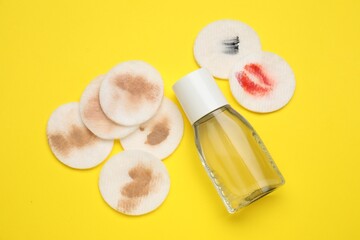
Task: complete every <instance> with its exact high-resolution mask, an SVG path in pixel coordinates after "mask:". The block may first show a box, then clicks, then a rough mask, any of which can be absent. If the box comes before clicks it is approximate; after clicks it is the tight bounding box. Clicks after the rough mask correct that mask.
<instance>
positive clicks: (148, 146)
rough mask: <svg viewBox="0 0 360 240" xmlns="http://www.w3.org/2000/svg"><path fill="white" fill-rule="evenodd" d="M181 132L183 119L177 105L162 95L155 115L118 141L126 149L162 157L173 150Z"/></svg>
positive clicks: (180, 136)
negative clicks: (138, 150)
mask: <svg viewBox="0 0 360 240" xmlns="http://www.w3.org/2000/svg"><path fill="white" fill-rule="evenodd" d="M183 132H184V121H183V118H182V115H181V113H180V111H179V109H178V107H177V106H176V105H175V104H174V103H173V102H172V101H171V100H170V99H168V98H166V97H164V99H163V102H162V104H161V106H160V109H159V111H158V112H157V113H156V115H155V116H154V117H153V118H152V119H150V120H149V121H147V122H146V123H143V124H141V125H140V127H139V129H137V130H136V131H135V132H134V133H132V134H130V135H128V136H127V137H125V138H122V139H120V142H121V145H122V146H123V148H124V149H126V150H130V149H140V150H144V151H147V152H150V153H152V154H154V155H155V156H156V157H158V158H160V159H164V158H166V157H168V156H169V155H170V154H171V153H172V152H174V151H175V149H176V148H177V146H178V145H179V143H180V140H181V138H182V136H183Z"/></svg>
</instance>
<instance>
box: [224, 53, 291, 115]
mask: <svg viewBox="0 0 360 240" xmlns="http://www.w3.org/2000/svg"><path fill="white" fill-rule="evenodd" d="M230 89H231V92H232V94H233V96H234V97H235V99H236V100H237V101H238V102H239V103H240V104H241V105H242V106H243V107H245V108H247V109H249V110H251V111H254V112H272V111H276V110H278V109H280V108H282V107H283V106H285V105H286V104H287V103H288V102H289V101H290V99H291V97H292V96H293V94H294V91H295V77H294V73H293V71H292V70H291V68H290V66H289V65H288V64H287V63H286V62H285V60H284V59H282V58H281V57H279V56H278V55H276V54H274V53H270V52H262V54H261V55H248V56H247V57H245V58H243V59H241V60H240V61H238V62H237V64H236V65H235V66H234V68H233V70H232V72H231V75H230Z"/></svg>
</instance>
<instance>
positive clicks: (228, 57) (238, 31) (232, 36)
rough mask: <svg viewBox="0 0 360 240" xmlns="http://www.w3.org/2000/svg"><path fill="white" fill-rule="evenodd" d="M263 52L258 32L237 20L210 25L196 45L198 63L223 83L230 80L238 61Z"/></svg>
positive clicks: (202, 32)
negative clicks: (232, 70)
mask: <svg viewBox="0 0 360 240" xmlns="http://www.w3.org/2000/svg"><path fill="white" fill-rule="evenodd" d="M260 51H261V44H260V40H259V37H258V36H257V34H256V32H255V31H254V30H253V29H252V28H251V27H249V26H248V25H246V24H244V23H242V22H239V21H235V20H219V21H216V22H213V23H210V24H209V25H207V26H206V27H205V28H203V29H202V30H201V31H200V33H199V34H198V36H197V38H196V40H195V44H194V57H195V60H196V61H197V63H198V64H199V65H200V66H201V67H204V68H207V69H208V70H209V72H210V73H211V74H212V75H213V76H215V77H217V78H222V79H227V78H228V77H229V74H230V71H231V68H232V67H233V66H234V65H235V63H236V62H237V61H238V60H240V59H242V58H243V57H244V56H246V55H248V54H251V53H255V52H260Z"/></svg>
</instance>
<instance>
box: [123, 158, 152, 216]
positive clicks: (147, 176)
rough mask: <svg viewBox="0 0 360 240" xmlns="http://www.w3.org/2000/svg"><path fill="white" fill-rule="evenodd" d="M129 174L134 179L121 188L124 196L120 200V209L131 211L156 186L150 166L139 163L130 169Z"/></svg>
mask: <svg viewBox="0 0 360 240" xmlns="http://www.w3.org/2000/svg"><path fill="white" fill-rule="evenodd" d="M128 174H129V176H130V177H131V178H132V181H131V182H129V183H127V184H126V185H125V186H124V187H123V188H122V189H121V190H120V192H121V195H122V196H123V197H122V198H121V199H120V200H119V202H118V209H121V210H123V211H124V212H131V211H132V210H133V209H134V208H136V207H137V206H138V204H139V203H140V200H141V198H142V197H145V196H147V195H148V194H149V193H150V192H151V190H152V189H153V187H154V186H153V183H154V181H153V180H154V176H153V172H152V170H151V169H150V168H147V167H146V166H144V165H141V164H139V165H137V166H135V167H133V168H132V169H130V170H129V172H128Z"/></svg>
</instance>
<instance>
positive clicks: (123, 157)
mask: <svg viewBox="0 0 360 240" xmlns="http://www.w3.org/2000/svg"><path fill="white" fill-rule="evenodd" d="M99 189H100V193H101V195H102V197H103V198H104V200H105V202H106V203H107V204H109V205H110V207H112V208H113V209H115V210H116V211H119V212H121V213H125V214H128V215H142V214H145V213H148V212H151V211H153V210H155V209H156V208H158V207H159V206H160V205H161V203H162V202H163V201H164V200H165V198H166V196H167V194H168V193H169V189H170V178H169V175H168V172H167V170H166V167H165V165H164V164H163V163H162V162H161V160H160V159H158V158H156V157H155V156H153V155H151V154H150V153H147V152H142V151H135V150H132V151H124V152H121V153H119V154H117V155H115V156H113V157H112V158H111V159H110V160H109V161H108V162H106V163H105V165H104V167H103V169H102V170H101V172H100V178H99Z"/></svg>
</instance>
